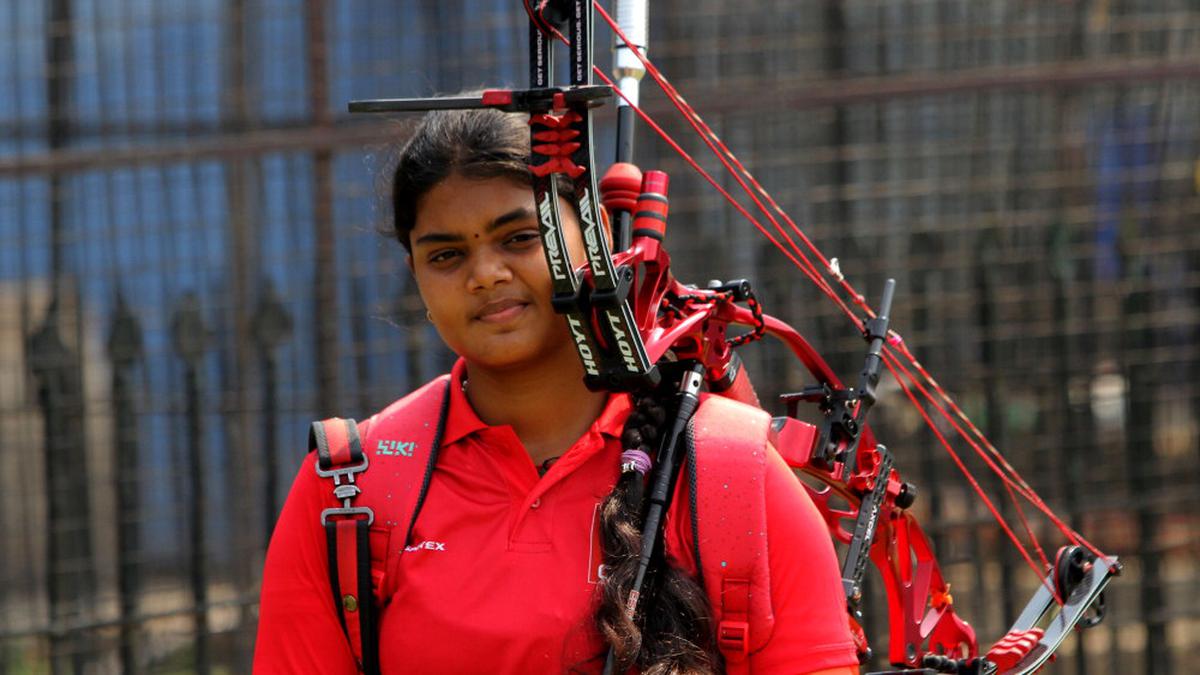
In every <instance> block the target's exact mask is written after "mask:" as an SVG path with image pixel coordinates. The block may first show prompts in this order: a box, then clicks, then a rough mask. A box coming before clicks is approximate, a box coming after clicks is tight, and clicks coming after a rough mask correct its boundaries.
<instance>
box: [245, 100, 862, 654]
mask: <svg viewBox="0 0 1200 675" xmlns="http://www.w3.org/2000/svg"><path fill="white" fill-rule="evenodd" d="M528 162H529V128H528V126H527V124H526V120H525V119H524V118H523V117H521V116H514V115H506V114H503V113H499V112H496V111H491V110H482V111H479V110H477V111H456V112H438V113H431V114H429V115H428V116H426V118H425V119H424V120H423V122H422V123H421V125H420V126H419V128H418V129H417V131H416V132H415V135H414V136H413V138H412V140H411V141H409V143H408V144H407V145H406V146H405V148H404V149H403V151H402V153H401V157H400V160H399V164H398V166H397V168H396V172H395V175H394V178H393V183H392V188H393V195H392V196H393V207H394V217H395V236H396V237H397V239H398V240H399V241H400V243H401V244H402V245H404V247H405V248H406V249H407V251H408V253H409V256H408V264H409V267H410V269H411V271H412V274H413V276H414V278H415V279H416V283H417V286H418V288H419V290H420V294H421V298H422V299H423V300H424V302H425V306H426V307H427V308H428V315H427V316H428V319H429V320H430V321H431V322H432V323H433V325H434V326H435V327H436V328H437V330H438V332H439V333H440V334H441V336H442V338H443V339H444V340H445V341H446V344H447V345H448V346H449V347H450V348H451V349H452V350H454V352H455V353H457V354H458V355H459V357H460V358H459V360H458V362H457V363H456V364H455V366H454V368H453V370H452V372H451V374H450V377H451V379H450V386H449V387H448V392H449V393H448V397H449V402H448V408H447V412H446V413H445V419H444V420H443V423H444V430H443V434H442V437H441V443H440V455H439V456H438V458H437V463H436V468H435V469H434V471H433V473H432V478H431V480H430V481H429V483H428V492H427V497H426V499H425V501H424V505H423V507H422V509H421V510H420V512H419V516H418V517H417V519H416V521H415V526H414V528H413V530H412V532H411V534H410V535H409V536H408V537H407V539H406V540H405V541H403V542H402V544H403V546H404V547H406V548H402V549H399V550H403V551H404V553H403V555H402V556H400V557H399V558H398V562H397V564H396V566H395V568H394V569H392V568H389V570H388V573H387V577H386V579H384V580H383V581H382V582H381V587H380V588H379V589H377V595H378V596H379V597H380V599H381V601H380V610H379V636H380V637H379V643H380V655H379V658H380V664H381V669H382V671H383V672H384V673H401V672H422V673H473V672H487V673H563V672H593V673H594V672H599V671H600V670H601V668H602V667H603V664H604V660H605V654H606V653H607V651H608V650H609V648H610V646H611V647H612V648H614V649H615V653H616V656H617V668H616V669H615V670H614V672H618V673H624V672H630V671H631V670H632V671H638V672H643V673H706V672H721V671H722V669H723V665H722V663H721V657H720V654H719V652H718V650H717V646H716V644H715V643H716V640H715V637H714V626H713V623H712V621H711V609H710V607H711V603H712V602H713V599H712V598H709V597H708V594H707V593H706V591H705V589H704V587H702V586H701V585H700V584H699V583H698V581H697V579H696V575H697V567H696V563H695V559H696V552H697V550H696V542H695V541H693V531H692V529H691V526H690V519H689V517H688V515H687V514H688V513H690V512H689V511H688V508H689V500H688V498H687V497H686V495H685V496H681V495H682V494H683V493H685V492H686V488H680V489H679V490H677V493H676V499H675V502H674V503H673V504H672V507H671V511H670V515H669V516H668V520H667V525H666V531H665V535H664V536H665V551H666V554H665V555H666V561H667V563H668V565H666V569H664V570H662V571H660V572H659V573H658V574H656V575H654V577H653V579H652V581H651V583H650V584H649V585H648V586H647V588H646V590H645V592H644V593H643V596H642V599H641V602H640V604H639V611H638V614H637V615H636V616H635V617H634V618H633V619H632V620H630V619H628V618H627V617H626V612H625V610H624V605H625V600H626V597H625V594H624V592H623V589H627V588H628V579H629V577H630V576H631V574H632V572H633V567H634V566H635V565H636V559H637V551H638V550H639V547H640V543H639V542H640V538H641V533H640V518H639V516H638V511H639V509H640V506H641V504H640V498H641V493H642V490H641V487H642V481H644V480H645V478H644V475H643V474H644V473H645V469H646V468H645V467H644V466H636V465H637V462H630V461H629V455H628V454H626V455H625V456H624V459H623V458H622V456H623V451H625V450H626V449H628V448H627V446H630V445H632V446H634V447H635V448H636V447H637V446H639V445H640V446H642V447H645V446H648V445H650V442H649V441H651V440H652V439H646V438H642V435H643V434H646V433H649V434H651V435H653V429H652V428H647V427H648V426H649V427H653V426H654V424H655V423H660V422H661V419H662V417H663V416H664V414H663V410H662V409H661V407H660V402H658V401H655V400H654V399H653V398H645V399H639V400H638V401H636V402H634V401H631V398H630V396H628V395H618V394H613V395H609V394H605V393H598V392H592V391H589V390H588V389H586V388H585V387H584V385H583V375H584V371H583V367H582V365H581V363H580V360H579V357H578V356H577V354H576V351H575V347H574V343H573V341H572V339H571V336H570V334H569V332H568V327H567V325H566V322H565V321H564V319H563V317H562V315H560V314H557V313H555V311H554V309H553V307H552V306H551V304H550V286H551V283H550V276H549V272H548V270H547V266H546V260H545V257H544V255H543V252H542V249H541V240H540V238H539V235H538V220H537V215H536V212H535V209H534V200H533V195H532V191H531V189H530V173H529V169H528ZM562 190H563V192H564V193H567V194H569V190H570V185H569V184H565V183H564V184H563V185H562ZM563 214H564V221H565V222H564V226H565V228H566V230H567V233H568V237H569V248H570V252H571V257H572V259H573V260H575V261H580V260H583V259H584V254H583V244H582V240H581V236H580V232H579V224H578V221H577V218H576V217H575V216H574V214H573V212H572V210H571V204H570V203H569V199H564V201H563ZM704 405H705V404H704V403H702V404H701V407H702V409H703V407H704ZM747 410H749V409H747ZM435 422H436V420H427V421H425V422H424V423H425V424H433V423H435ZM704 444H705V439H704V432H703V431H702V430H701V431H698V432H697V438H696V447H697V449H698V456H699V459H698V462H700V463H703V461H704ZM367 451H368V452H371V451H372V449H371V448H368V449H367ZM767 455H768V459H767V465H766V474H765V478H764V489H765V493H766V500H765V507H764V508H765V509H766V513H765V521H766V524H767V526H766V532H765V536H766V539H767V541H766V546H765V550H766V551H767V554H768V563H769V570H770V588H771V592H770V604H769V607H770V610H771V612H772V613H773V616H774V628H773V631H772V632H771V634H770V636H769V639H767V640H766V642H765V644H764V645H763V646H761V648H759V649H757V650H756V651H754V652H753V653H751V654H750V656H749V659H748V665H749V671H750V672H753V673H756V674H758V673H828V674H835V673H836V674H849V673H857V672H858V668H857V659H856V657H855V648H854V644H853V641H852V639H851V635H850V631H849V629H848V622H847V616H846V611H845V599H844V597H843V595H842V590H841V584H840V580H839V574H838V570H837V560H836V557H835V554H834V551H833V547H832V544H831V542H830V538H829V535H828V532H827V530H826V527H825V525H824V523H823V521H822V520H821V517H820V516H819V514H818V513H817V511H816V508H815V507H814V506H813V504H812V502H811V500H809V498H808V496H807V494H806V493H805V492H804V490H803V488H802V487H801V485H800V483H799V482H798V481H797V479H796V478H795V476H793V475H792V474H791V471H790V470H789V469H788V468H787V467H786V465H785V464H784V463H783V461H782V460H781V459H780V458H779V457H778V456H777V455H776V454H775V453H774V452H773V450H770V449H769V448H767ZM371 460H372V462H373V463H376V462H381V461H382V459H379V458H377V457H375V456H372V457H371ZM312 465H313V460H312V457H311V456H310V457H309V458H308V459H307V460H306V461H305V462H304V463H303V465H302V467H301V469H300V471H299V474H298V475H297V477H296V481H295V483H294V485H293V487H292V490H291V493H290V495H289V497H288V501H287V504H286V505H285V507H284V509H283V513H282V515H281V516H280V521H279V525H278V526H277V527H276V530H275V536H274V537H273V539H272V541H271V546H270V550H269V552H268V555H267V563H266V570H265V573H264V579H263V589H262V603H261V608H260V614H259V617H260V618H259V632H258V644H257V647H256V653H255V672H260V673H274V672H296V673H347V674H350V673H355V672H356V671H357V665H356V661H355V659H354V657H353V655H352V652H351V649H350V647H349V645H348V642H347V640H346V638H345V636H344V634H343V632H342V628H341V626H340V625H339V616H338V612H337V611H335V608H334V605H333V601H332V594H331V582H330V580H329V579H330V577H329V574H330V572H329V569H328V564H327V562H326V543H325V534H324V532H323V530H322V528H321V526H320V524H319V514H320V512H321V510H322V509H324V508H327V507H329V506H331V505H335V502H334V501H333V499H332V496H331V494H330V488H329V481H327V480H324V479H321V478H320V477H318V476H317V475H316V473H315V471H314V470H313V466H312ZM371 470H372V471H376V470H378V471H384V469H382V468H378V467H375V466H373V467H372V469H371ZM375 478H376V480H377V482H375V483H374V484H373V485H372V487H371V489H372V490H374V491H375V492H376V497H377V498H382V497H380V495H379V492H380V490H381V483H380V482H378V480H379V477H378V476H375ZM384 480H385V482H384V484H383V485H384V486H385V487H386V479H384ZM680 483H686V481H680ZM388 496H389V497H390V495H388ZM389 528H390V532H388V531H386V530H388V529H389ZM397 529H398V530H400V532H399V533H397V531H396V530H397ZM403 530H404V525H403V524H387V523H383V524H380V523H376V526H375V528H374V531H373V532H372V536H377V535H378V536H382V537H400V538H404V532H403ZM393 543H394V542H393ZM598 563H600V564H598ZM625 592H627V591H625ZM760 637H761V636H760Z"/></svg>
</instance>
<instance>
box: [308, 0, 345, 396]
mask: <svg viewBox="0 0 1200 675" xmlns="http://www.w3.org/2000/svg"><path fill="white" fill-rule="evenodd" d="M304 6H305V10H306V12H307V15H306V17H305V18H306V24H305V25H306V27H307V37H308V78H309V92H310V95H309V105H310V107H311V111H310V112H311V115H312V119H313V125H314V126H315V127H317V128H328V127H332V126H333V116H332V114H331V113H330V109H329V81H328V72H327V70H328V69H327V65H328V64H327V49H326V42H325V9H326V3H325V0H305V3H304ZM312 226H313V235H314V236H313V239H314V241H315V242H316V250H315V257H314V261H313V262H314V267H313V302H314V304H315V307H314V310H315V314H314V316H316V317H317V320H316V321H315V323H316V326H315V329H316V336H317V344H316V354H317V364H316V367H317V413H318V416H319V417H324V416H327V415H331V414H333V413H334V412H335V410H336V406H337V393H338V370H337V328H338V322H337V321H335V320H334V317H335V316H336V313H337V307H336V302H337V298H336V293H337V288H336V285H337V279H336V278H335V277H334V274H333V272H334V269H336V267H335V262H336V260H337V242H336V241H335V239H334V236H333V152H332V151H331V150H330V149H328V148H322V149H319V150H317V151H316V152H314V153H313V223H312Z"/></svg>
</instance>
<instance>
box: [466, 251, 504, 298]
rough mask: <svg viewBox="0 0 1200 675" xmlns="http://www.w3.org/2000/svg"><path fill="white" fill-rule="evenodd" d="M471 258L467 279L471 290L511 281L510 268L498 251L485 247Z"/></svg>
mask: <svg viewBox="0 0 1200 675" xmlns="http://www.w3.org/2000/svg"><path fill="white" fill-rule="evenodd" d="M473 258H474V260H473V261H472V262H473V264H472V266H471V275H470V277H469V279H468V283H469V284H470V288H471V290H473V291H474V290H480V289H487V288H492V287H493V286H495V285H496V284H499V283H506V282H509V281H512V268H511V267H509V264H508V260H506V259H505V257H504V256H503V255H501V254H500V253H499V252H498V251H493V250H487V249H485V250H483V251H480V252H479V253H478V254H476V255H475V256H473Z"/></svg>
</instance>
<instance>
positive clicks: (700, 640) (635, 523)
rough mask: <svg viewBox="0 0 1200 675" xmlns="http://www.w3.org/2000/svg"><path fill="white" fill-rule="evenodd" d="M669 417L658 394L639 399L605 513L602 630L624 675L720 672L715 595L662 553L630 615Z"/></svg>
mask: <svg viewBox="0 0 1200 675" xmlns="http://www.w3.org/2000/svg"><path fill="white" fill-rule="evenodd" d="M667 415H668V410H667V409H666V407H665V406H664V405H663V404H662V402H661V401H660V400H659V398H658V397H657V396H655V395H642V396H635V397H634V408H633V411H632V412H631V413H630V415H629V418H628V419H627V420H626V422H625V428H624V430H623V431H622V433H621V445H622V447H623V448H625V452H623V453H622V454H621V474H620V477H619V478H618V479H617V484H616V487H614V488H613V491H612V492H611V493H610V494H609V495H608V497H606V498H605V500H604V502H603V504H602V505H601V507H600V543H601V547H602V549H603V552H604V570H605V574H604V581H603V583H602V584H601V587H600V592H601V599H600V608H599V610H598V611H597V612H596V625H597V627H598V628H599V630H600V633H601V635H602V636H603V637H604V639H605V641H606V642H607V643H608V644H609V645H610V646H611V647H612V649H613V653H614V656H615V666H616V667H615V668H614V672H618V673H622V672H625V671H627V670H629V668H630V667H633V666H636V667H637V668H638V670H639V671H640V672H642V673H646V674H654V675H659V674H662V675H666V674H668V673H671V674H684V673H689V674H690V673H696V674H699V673H714V672H717V671H718V670H719V664H720V658H719V656H718V654H717V652H716V650H715V645H714V640H713V629H712V619H711V617H712V613H711V611H710V608H709V606H708V596H707V595H706V594H705V592H704V589H703V588H702V587H701V586H700V584H699V583H698V582H697V581H696V580H695V579H694V578H692V577H691V576H689V575H687V574H686V573H684V572H683V571H681V570H679V569H677V568H675V567H672V566H670V565H668V564H667V562H666V560H664V559H662V555H661V553H660V554H658V556H657V559H656V560H655V561H653V562H652V573H651V574H648V575H647V577H646V580H645V583H644V586H643V588H642V591H641V597H642V598H643V601H642V602H641V603H640V604H639V605H638V608H637V611H636V613H634V614H632V615H631V614H630V613H629V612H628V610H627V601H628V599H629V594H630V590H631V589H632V587H633V583H634V577H635V576H636V574H637V568H638V558H639V556H640V554H641V550H642V516H643V513H644V508H645V503H644V501H645V488H646V474H647V473H648V471H649V469H650V463H651V460H650V453H652V452H654V449H655V448H656V447H657V446H658V441H659V438H660V435H661V433H662V430H663V428H664V425H665V424H666V422H667ZM660 550H661V547H660Z"/></svg>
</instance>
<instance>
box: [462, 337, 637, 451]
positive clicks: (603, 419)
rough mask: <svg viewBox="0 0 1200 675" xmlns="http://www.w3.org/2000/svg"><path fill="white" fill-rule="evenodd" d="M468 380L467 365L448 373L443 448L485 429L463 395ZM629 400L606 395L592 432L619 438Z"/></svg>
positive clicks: (627, 411) (483, 423)
mask: <svg viewBox="0 0 1200 675" xmlns="http://www.w3.org/2000/svg"><path fill="white" fill-rule="evenodd" d="M466 376H467V362H466V361H464V360H463V359H462V358H459V359H458V360H457V361H455V362H454V367H453V368H451V370H450V410H449V411H448V412H447V413H446V428H445V429H444V430H443V432H442V445H450V444H451V443H456V442H458V441H459V440H462V439H463V438H466V437H467V436H470V435H471V434H473V433H476V432H478V431H482V430H484V429H487V428H488V424H487V423H486V422H484V421H483V420H481V419H479V415H477V414H475V409H474V408H472V407H471V402H470V401H468V400H467V394H466V392H464V391H463V380H464V379H465V378H466ZM629 409H630V403H629V397H628V396H626V395H625V394H615V393H614V394H609V396H608V401H607V402H606V403H605V405H604V409H603V410H602V411H601V412H600V416H599V417H597V418H596V420H595V421H594V422H593V423H592V425H591V430H594V431H598V432H600V433H601V434H604V435H605V436H610V437H614V438H619V437H620V436H621V427H622V425H623V423H624V421H625V418H626V417H627V416H628V415H629Z"/></svg>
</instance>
